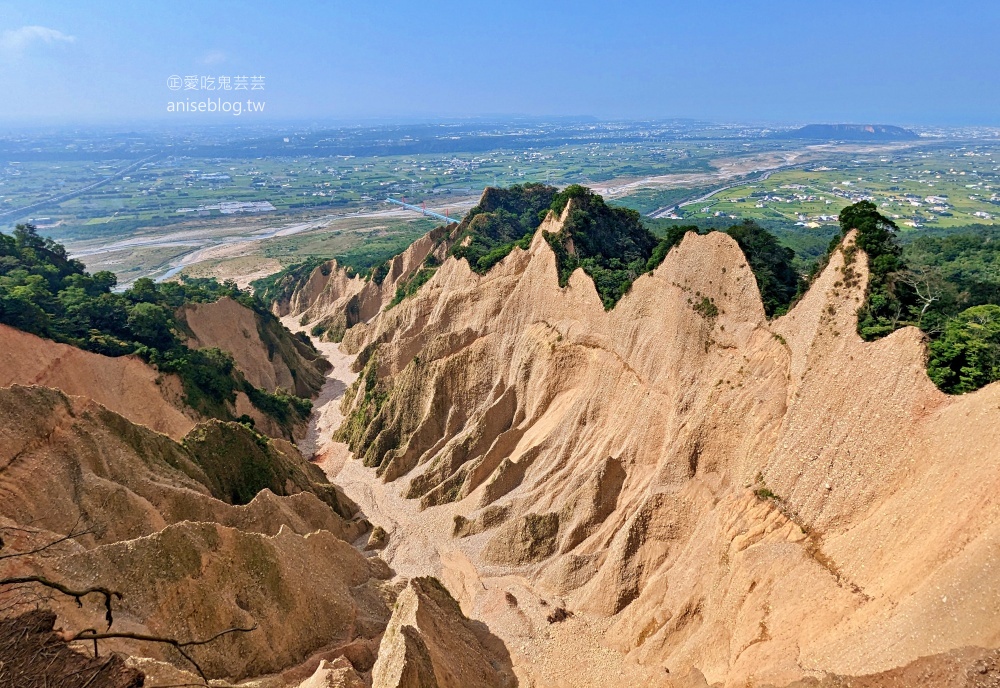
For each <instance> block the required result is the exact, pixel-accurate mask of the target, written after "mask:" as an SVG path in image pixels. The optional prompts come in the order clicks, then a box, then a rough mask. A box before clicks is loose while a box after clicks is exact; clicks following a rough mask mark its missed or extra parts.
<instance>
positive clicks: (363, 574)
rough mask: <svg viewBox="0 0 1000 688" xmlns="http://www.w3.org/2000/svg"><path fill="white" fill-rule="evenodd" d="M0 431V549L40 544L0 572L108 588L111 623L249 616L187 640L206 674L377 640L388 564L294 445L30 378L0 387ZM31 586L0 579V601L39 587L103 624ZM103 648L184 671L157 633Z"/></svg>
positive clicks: (179, 629) (127, 626)
mask: <svg viewBox="0 0 1000 688" xmlns="http://www.w3.org/2000/svg"><path fill="white" fill-rule="evenodd" d="M201 431H204V432H203V433H202V432H201ZM0 440H2V441H0V447H2V449H0V529H2V532H3V540H4V542H3V545H2V546H3V547H4V554H5V555H7V554H8V553H17V552H21V553H26V552H27V553H30V552H33V551H35V550H38V551H37V552H36V553H35V554H31V555H27V556H19V557H13V558H11V557H8V556H5V557H4V560H3V561H0V577H5V576H9V575H43V576H45V577H47V578H48V579H50V580H55V581H58V582H61V583H62V584H65V585H69V586H73V587H76V588H80V587H89V586H101V587H106V588H108V589H111V590H115V591H118V592H120V593H122V598H121V600H120V601H119V600H116V601H115V603H114V610H115V612H114V630H115V631H117V632H133V633H143V634H152V635H156V636H161V637H172V638H177V639H180V640H194V639H205V638H210V637H212V636H213V635H214V634H216V633H218V632H219V631H220V630H223V629H227V628H249V627H251V626H253V625H256V630H254V631H252V632H247V633H233V634H229V635H226V636H224V637H221V638H219V639H218V640H216V641H214V642H212V643H209V644H206V645H200V646H196V647H191V648H189V654H190V655H191V656H192V657H193V658H194V659H195V660H196V661H197V662H198V664H199V665H200V666H201V668H202V669H203V670H204V671H205V673H206V674H207V675H209V676H211V677H217V678H228V679H230V680H239V679H245V678H252V677H257V676H263V675H269V674H274V673H277V672H281V671H284V670H285V669H287V668H288V667H292V666H295V665H297V664H299V663H301V662H303V661H306V660H307V659H308V658H309V657H311V656H312V655H314V654H316V653H325V654H324V656H325V658H327V659H330V660H333V659H335V658H336V657H337V656H351V657H363V655H364V653H361V654H360V655H359V654H358V652H359V649H355V650H351V651H347V650H340V651H338V648H345V647H351V646H353V645H357V644H358V643H361V644H365V643H367V644H369V645H371V646H372V647H374V646H375V645H376V644H377V641H378V638H379V636H380V635H381V633H382V630H383V629H384V628H385V625H386V623H387V622H388V619H389V615H390V609H389V605H390V604H391V600H392V591H391V590H383V587H384V584H383V582H382V581H384V580H385V579H387V578H389V577H390V575H391V572H390V571H389V569H388V567H387V566H386V565H385V563H384V562H382V561H381V560H379V559H377V558H366V557H364V556H363V555H362V554H361V553H360V552H359V551H358V550H357V549H356V548H354V547H353V546H351V544H349V541H353V540H355V539H357V538H358V537H360V536H361V535H362V534H363V533H364V532H365V530H366V529H367V524H366V523H365V522H364V521H363V520H361V519H359V518H357V517H356V515H355V514H354V511H355V508H356V507H354V505H353V503H351V502H350V500H348V499H346V498H345V497H344V496H343V495H342V493H340V492H339V491H338V490H337V489H336V488H335V487H334V486H332V485H330V484H329V483H327V482H326V480H325V477H324V476H322V475H321V474H320V473H319V472H318V470H317V469H316V468H315V467H314V466H311V465H309V464H307V463H306V462H304V461H303V460H302V458H301V456H299V455H298V452H297V450H296V449H295V448H294V447H293V446H292V445H290V444H288V443H285V442H283V441H282V440H268V439H267V438H265V437H263V436H261V435H255V434H254V433H252V432H251V431H250V430H248V429H246V428H245V427H243V426H240V425H239V424H236V423H230V424H223V423H219V422H218V421H212V422H210V423H209V424H207V425H205V426H198V427H197V428H196V429H195V430H194V431H193V432H192V433H191V434H190V435H189V436H188V438H186V439H185V441H184V442H183V443H177V442H174V441H173V440H171V439H170V438H168V437H166V436H164V435H160V434H157V433H154V432H152V431H150V430H148V429H147V428H144V427H142V426H139V425H135V424H133V423H131V422H129V421H128V420H127V419H125V418H123V417H122V416H120V415H118V414H115V413H113V412H111V411H109V410H108V409H106V408H104V407H102V406H100V405H99V404H97V403H95V402H93V401H91V400H89V399H86V398H82V397H67V396H66V395H64V394H63V393H61V392H59V391H57V390H53V389H47V388H42V387H30V388H25V387H11V388H5V389H0ZM255 480H257V481H260V482H261V485H256V484H255V483H254V482H253V481H255ZM262 487H263V488H265V489H262V490H261V491H260V492H257V490H258V489H261V488H262ZM268 487H270V489H266V488H268ZM276 493H277V494H276ZM247 495H249V496H250V497H252V499H249V501H248V503H245V504H243V505H241V504H240V502H242V501H246V500H245V499H243V498H244V497H246V496H247ZM254 495H255V496H254ZM281 495H286V496H281ZM234 502H235V503H234ZM67 535H70V536H72V537H70V538H69V539H66V540H63V541H60V538H62V537H63V536H67ZM48 543H57V544H56V545H48ZM46 545H48V546H46ZM37 592H38V591H35V590H34V589H33V588H32V587H31V586H30V585H29V586H28V587H27V588H26V587H24V586H14V587H6V588H4V589H0V608H3V609H5V610H6V611H7V612H8V613H9V612H11V611H17V610H19V609H21V608H22V607H28V608H31V607H32V606H33V605H35V604H37V603H38V602H39V601H40V600H42V601H44V602H45V603H46V606H49V607H51V608H52V609H53V610H55V611H56V612H58V614H59V620H60V624H61V625H63V626H64V627H66V628H69V629H74V630H82V629H84V628H94V627H97V624H98V623H103V622H102V621H100V618H101V617H102V616H103V609H99V605H98V601H96V600H91V599H89V598H85V599H84V600H83V602H84V605H83V607H82V608H78V607H77V606H76V605H75V604H73V600H72V599H71V598H66V599H62V598H61V597H60V596H58V595H57V596H54V597H51V599H45V598H39V597H38V596H37V594H36V593H37ZM42 592H44V590H42ZM289 619H295V620H296V622H295V623H294V624H289V623H288V621H289ZM100 627H101V628H103V627H104V626H103V625H102V626H100ZM352 644H353V645H352ZM101 647H102V650H104V651H107V650H118V651H121V652H123V653H126V654H129V655H135V656H138V657H149V658H153V659H157V660H160V661H163V662H171V663H175V664H177V665H178V667H179V668H181V669H184V670H191V666H190V665H189V664H188V663H186V661H185V659H184V658H183V657H181V656H180V655H179V654H177V653H176V652H175V651H174V650H172V648H171V647H170V646H164V645H157V644H150V643H145V642H141V641H136V640H128V639H123V640H106V641H101ZM345 653H346V654H345ZM4 661H5V660H4ZM358 661H359V664H360V666H359V669H358V670H359V671H361V672H365V671H368V670H370V668H371V663H370V661H368V662H366V661H365V660H364V659H361V660H358ZM275 685H278V684H275ZM281 685H283V684H281Z"/></svg>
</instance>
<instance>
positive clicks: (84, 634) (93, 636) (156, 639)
mask: <svg viewBox="0 0 1000 688" xmlns="http://www.w3.org/2000/svg"><path fill="white" fill-rule="evenodd" d="M255 630H257V624H256V623H254V625H253V626H251V627H250V628H235V627H234V628H227V629H226V630H224V631H219V632H218V633H216V634H215V635H213V636H212V637H211V638H206V639H204V640H187V641H180V640H177V639H176V638H163V637H161V636H157V635H147V634H145V633H96V632H95V631H94V630H93V629H91V628H88V629H86V630H83V631H80V632H79V633H77V634H76V635H75V636H73V638H71V639H70V640H69V642H75V641H77V640H93V641H94V643H95V644H96V642H97V641H98V640H107V639H111V638H121V639H126V640H141V641H143V642H147V643H161V644H164V645H171V646H173V648H174V649H175V650H177V651H178V652H179V653H180V654H181V656H183V657H184V659H186V660H187V661H189V662H190V663H191V665H192V666H193V667H194V668H195V669H196V670H197V671H198V675H199V676H201V678H202V679H203V680H205V681H206V682H207V681H208V677H207V676H205V672H203V671H202V669H201V666H199V665H198V662H196V661H195V660H194V658H193V657H191V655H190V654H188V653H187V652H185V648H190V647H197V646H199V645H207V644H208V643H211V642H213V641H215V640H218V639H219V638H221V637H222V636H224V635H229V634H230V633H250V632H251V631H255Z"/></svg>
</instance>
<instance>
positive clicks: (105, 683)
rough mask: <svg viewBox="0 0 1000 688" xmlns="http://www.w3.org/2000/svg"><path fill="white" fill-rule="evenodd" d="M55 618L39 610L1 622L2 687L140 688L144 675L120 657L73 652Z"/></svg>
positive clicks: (0, 665) (0, 656)
mask: <svg viewBox="0 0 1000 688" xmlns="http://www.w3.org/2000/svg"><path fill="white" fill-rule="evenodd" d="M55 622H56V615H55V614H54V613H53V612H50V611H42V610H36V611H32V612H28V613H26V614H22V615H21V616H17V617H14V618H6V619H0V686H4V687H5V688H7V687H9V688H15V687H16V688H87V686H101V688H141V686H142V685H143V682H144V681H143V678H144V677H143V675H142V672H140V671H137V670H135V669H131V668H129V667H127V666H125V662H124V661H123V660H122V658H121V657H120V656H118V655H111V656H108V657H92V656H87V655H84V654H82V653H80V652H76V651H74V650H73V649H72V648H71V647H70V646H69V645H68V644H67V643H66V641H65V640H63V639H62V638H61V637H60V636H59V634H58V633H55V632H53V629H54V628H55Z"/></svg>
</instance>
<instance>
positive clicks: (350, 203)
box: [0, 122, 1000, 284]
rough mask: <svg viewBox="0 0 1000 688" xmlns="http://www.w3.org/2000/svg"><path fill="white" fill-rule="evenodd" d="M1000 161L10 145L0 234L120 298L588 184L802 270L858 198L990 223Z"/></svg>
mask: <svg viewBox="0 0 1000 688" xmlns="http://www.w3.org/2000/svg"><path fill="white" fill-rule="evenodd" d="M936 135H937V134H936ZM998 147H1000V144H998V143H997V142H996V139H995V137H994V138H993V139H984V138H982V137H981V138H979V139H974V138H973V139H969V138H962V137H958V136H957V135H956V136H955V137H953V138H950V139H949V138H933V139H925V140H916V141H910V142H890V143H884V144H857V143H854V144H851V143H844V144H833V143H829V144H817V143H815V142H813V143H810V142H807V141H793V140H786V139H781V138H774V137H771V136H770V135H769V133H768V131H767V130H763V129H752V128H746V127H725V126H713V125H701V124H697V123H690V122H689V123H659V124H656V123H642V122H638V123H582V124H553V125H546V124H539V123H536V124H532V125H524V124H517V123H513V124H505V125H461V126H460V125H419V126H418V125H413V126H410V127H391V126H387V127H370V128H343V129H336V130H318V131H305V132H298V133H296V132H288V133H287V134H286V133H285V132H280V131H279V132H277V133H276V132H275V131H274V130H272V129H263V130H260V131H257V130H254V131H249V132H246V133H244V134H240V135H230V137H229V138H227V139H224V140H223V139H220V138H219V136H218V132H215V131H211V130H206V131H204V132H194V133H191V132H186V133H184V134H183V135H180V134H176V133H171V132H169V131H168V132H148V133H146V134H142V135H139V134H135V135H130V136H128V137H125V138H122V137H120V136H117V135H110V134H100V133H95V134H92V135H89V136H84V135H80V134H71V135H70V134H61V133H50V134H46V135H39V136H29V135H21V136H18V137H7V138H4V137H2V136H0V231H9V230H10V229H11V228H12V227H13V225H14V224H15V223H17V222H25V221H30V222H33V223H34V224H36V225H37V226H38V228H39V231H40V232H41V233H42V234H43V235H45V236H51V237H53V238H54V239H56V240H58V241H60V242H63V243H64V244H65V245H66V246H67V247H68V248H69V250H70V251H71V253H72V254H73V255H74V256H77V257H80V258H81V259H82V260H84V261H85V263H86V264H87V266H88V268H89V269H91V270H100V269H109V270H113V271H115V272H116V273H117V274H118V275H119V280H120V283H121V284H128V283H130V282H132V281H134V280H135V279H136V278H138V277H141V276H152V277H155V278H157V279H169V278H172V277H175V276H177V275H183V274H189V275H214V276H219V277H228V276H235V275H245V274H253V275H257V276H259V275H260V274H267V272H273V271H275V270H278V269H280V268H281V267H284V266H287V265H288V264H290V263H294V262H298V261H300V260H303V259H306V258H310V257H316V256H319V257H338V256H339V257H341V258H349V259H350V260H352V261H355V262H359V263H369V262H379V261H381V260H384V259H385V258H386V257H388V256H390V255H392V254H394V253H397V252H398V251H399V250H402V248H405V246H406V245H407V244H408V243H409V242H410V241H412V240H413V239H414V238H416V237H417V236H419V235H420V234H422V233H424V232H426V231H427V230H429V229H430V228H432V227H433V226H435V225H436V224H438V221H436V220H432V219H430V218H426V217H421V215H420V214H418V213H416V212H412V211H407V210H402V209H400V208H398V207H395V206H392V205H390V204H388V203H387V202H386V199H387V198H390V197H391V198H394V199H397V200H405V201H407V202H409V203H412V204H416V205H425V206H426V208H427V209H428V210H433V211H435V212H438V213H441V214H443V215H447V216H450V217H456V218H458V217H461V216H462V215H463V214H464V213H465V212H467V210H468V209H469V208H470V207H471V206H472V205H474V204H475V202H476V200H477V199H478V197H479V194H480V193H481V192H482V189H483V188H485V187H486V186H491V185H495V186H510V185H511V184H516V183H524V182H545V183H549V184H552V185H555V186H565V185H567V184H571V183H576V184H583V185H586V186H589V187H591V188H593V189H594V190H595V191H597V192H598V193H601V194H602V195H604V196H605V197H607V198H608V199H609V201H610V202H612V203H616V204H620V205H624V206H628V207H631V208H634V209H636V210H638V211H639V212H640V213H641V214H642V215H644V216H646V217H647V218H649V223H650V225H651V227H652V228H653V229H654V231H658V230H660V229H662V227H661V225H662V226H667V225H669V224H670V223H697V224H701V225H703V226H712V227H724V226H727V225H728V224H732V223H733V222H735V221H740V220H743V219H754V220H757V221H759V222H760V223H761V224H763V225H764V226H766V227H768V228H770V229H771V230H772V231H775V232H776V233H778V234H779V236H781V237H782V240H783V241H785V242H786V243H787V245H789V246H792V247H793V248H795V249H796V250H797V251H799V252H800V253H802V255H803V256H805V257H809V256H811V255H812V254H813V253H814V252H816V251H818V250H820V249H819V248H818V247H821V246H823V245H824V242H825V241H826V240H828V237H829V235H830V233H831V232H832V231H833V230H834V228H835V226H836V218H837V214H838V213H839V211H840V209H841V208H843V207H844V206H846V205H848V204H849V203H853V202H856V201H858V200H862V199H866V198H870V199H873V200H875V201H876V202H877V203H878V204H879V206H880V209H881V210H882V212H884V213H886V214H887V215H889V216H891V217H893V218H894V219H895V220H896V221H897V222H898V223H899V224H900V226H901V227H902V228H904V229H918V228H921V227H927V228H947V227H953V226H966V225H970V224H992V223H993V222H994V221H995V217H997V213H998V212H1000V200H998V193H1000V182H998V179H997V174H998V162H1000V161H998V157H997V155H998ZM18 209H21V210H18Z"/></svg>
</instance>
